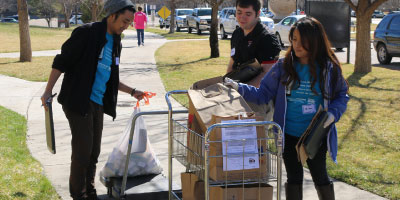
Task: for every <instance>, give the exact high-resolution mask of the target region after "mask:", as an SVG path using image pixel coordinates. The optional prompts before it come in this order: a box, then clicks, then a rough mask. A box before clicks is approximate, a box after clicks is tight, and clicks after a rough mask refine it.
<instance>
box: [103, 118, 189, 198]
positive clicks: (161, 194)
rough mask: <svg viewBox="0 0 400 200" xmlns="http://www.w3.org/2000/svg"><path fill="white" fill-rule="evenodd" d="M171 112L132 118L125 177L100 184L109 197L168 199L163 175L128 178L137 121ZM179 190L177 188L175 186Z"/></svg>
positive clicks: (109, 179)
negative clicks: (141, 118) (104, 187)
mask: <svg viewBox="0 0 400 200" xmlns="http://www.w3.org/2000/svg"><path fill="white" fill-rule="evenodd" d="M187 112H188V111H187V110H176V111H173V113H174V114H179V113H187ZM168 113H170V112H169V111H149V112H139V113H137V114H136V115H135V116H134V117H133V118H132V128H131V132H130V135H129V145H128V150H127V154H126V155H127V156H126V162H125V169H124V175H123V176H122V177H103V176H100V182H101V183H102V184H103V185H104V186H106V187H107V195H108V196H109V197H113V198H115V199H131V198H132V199H158V200H161V199H167V198H168V192H169V187H168V186H169V185H170V186H172V185H171V184H169V183H168V181H167V179H166V178H165V177H164V176H163V175H162V174H158V175H144V176H136V177H128V164H129V159H130V154H131V149H132V139H133V134H134V130H135V122H136V119H137V118H138V117H140V116H146V115H147V116H149V115H166V114H168ZM174 188H177V186H174Z"/></svg>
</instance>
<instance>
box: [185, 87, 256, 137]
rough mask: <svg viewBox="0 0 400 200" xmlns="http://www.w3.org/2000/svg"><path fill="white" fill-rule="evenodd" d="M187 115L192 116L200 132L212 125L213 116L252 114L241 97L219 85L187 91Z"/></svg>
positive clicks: (237, 93)
mask: <svg viewBox="0 0 400 200" xmlns="http://www.w3.org/2000/svg"><path fill="white" fill-rule="evenodd" d="M188 95H189V114H194V115H195V117H196V120H197V121H198V123H199V124H200V129H201V131H202V132H206V131H207V128H208V127H209V126H210V125H212V123H211V117H212V116H213V115H216V116H221V117H230V116H237V115H239V114H240V113H253V110H251V108H250V106H249V105H247V103H246V101H245V100H244V99H243V97H242V96H241V95H240V94H239V92H237V91H236V90H234V89H232V88H228V87H226V86H224V85H223V84H221V83H217V84H213V85H210V86H208V87H205V88H203V89H199V90H193V89H190V90H188Z"/></svg>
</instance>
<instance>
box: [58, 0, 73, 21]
mask: <svg viewBox="0 0 400 200" xmlns="http://www.w3.org/2000/svg"><path fill="white" fill-rule="evenodd" d="M59 2H60V4H61V9H62V13H63V15H64V18H65V28H69V18H70V17H71V14H72V11H73V9H74V6H75V4H76V3H77V0H59Z"/></svg>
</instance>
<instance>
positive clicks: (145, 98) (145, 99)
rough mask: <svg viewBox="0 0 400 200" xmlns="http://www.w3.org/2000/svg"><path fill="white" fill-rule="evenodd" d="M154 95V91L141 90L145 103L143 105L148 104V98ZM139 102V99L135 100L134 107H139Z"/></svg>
mask: <svg viewBox="0 0 400 200" xmlns="http://www.w3.org/2000/svg"><path fill="white" fill-rule="evenodd" d="M154 96H156V93H154V92H146V91H145V92H143V100H144V104H145V105H149V104H150V101H149V99H150V98H152V97H154ZM139 102H140V100H139V101H137V102H136V106H135V108H139V106H140V105H139Z"/></svg>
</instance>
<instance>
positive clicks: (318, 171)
mask: <svg viewBox="0 0 400 200" xmlns="http://www.w3.org/2000/svg"><path fill="white" fill-rule="evenodd" d="M299 139H300V138H298V137H295V136H291V135H288V134H285V149H284V152H283V161H284V162H285V167H286V172H287V183H288V184H303V176H304V175H303V166H302V165H301V162H300V161H299V160H298V159H297V152H296V144H297V142H298V141H299ZM323 141H324V142H323V143H322V145H321V147H320V149H319V150H318V153H317V155H316V156H315V157H314V159H312V160H311V159H307V165H308V168H309V169H310V173H311V176H312V179H313V181H314V184H315V185H318V186H320V185H328V184H330V179H329V177H328V172H327V171H326V152H327V145H326V144H327V143H326V138H325V139H324V140H323Z"/></svg>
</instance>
